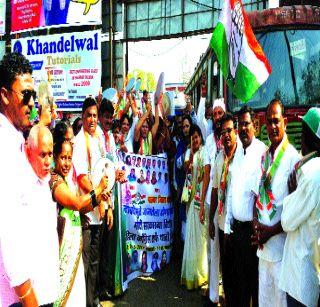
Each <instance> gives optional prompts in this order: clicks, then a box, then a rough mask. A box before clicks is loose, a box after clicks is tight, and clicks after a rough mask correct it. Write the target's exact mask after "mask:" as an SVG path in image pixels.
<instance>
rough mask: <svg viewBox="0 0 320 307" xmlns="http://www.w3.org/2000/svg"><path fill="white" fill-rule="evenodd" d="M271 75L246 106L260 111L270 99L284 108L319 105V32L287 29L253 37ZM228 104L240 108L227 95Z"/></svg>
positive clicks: (235, 101) (230, 106) (240, 103)
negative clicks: (258, 44)
mask: <svg viewBox="0 0 320 307" xmlns="http://www.w3.org/2000/svg"><path fill="white" fill-rule="evenodd" d="M256 37H257V38H258V40H259V42H260V44H261V46H262V48H263V50H264V52H265V55H266V56H267V58H268V60H269V62H270V64H271V67H272V73H271V75H270V76H269V78H268V80H267V81H266V82H265V83H264V84H263V85H262V86H261V87H260V88H259V89H258V91H257V92H256V93H255V95H254V96H253V98H252V99H251V100H250V101H249V102H248V105H249V106H250V107H252V108H254V109H263V108H265V107H266V105H267V104H268V103H269V102H270V101H271V100H272V99H273V98H280V99H281V100H282V102H283V104H284V105H285V107H289V108H292V107H299V106H306V107H307V106H311V105H315V104H316V103H318V102H320V30H319V29H317V30H314V29H308V30H301V29H286V30H282V31H274V32H264V33H258V34H256ZM228 105H229V109H230V110H231V111H233V112H234V111H238V110H239V109H240V108H241V106H242V105H243V103H242V102H240V101H239V100H237V99H236V98H235V97H234V96H233V95H232V94H231V93H230V92H229V94H228Z"/></svg>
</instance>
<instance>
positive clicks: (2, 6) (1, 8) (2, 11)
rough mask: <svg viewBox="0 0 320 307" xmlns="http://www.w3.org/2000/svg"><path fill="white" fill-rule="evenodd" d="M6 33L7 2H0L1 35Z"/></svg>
mask: <svg viewBox="0 0 320 307" xmlns="http://www.w3.org/2000/svg"><path fill="white" fill-rule="evenodd" d="M5 33H6V0H0V35H3V34H5Z"/></svg>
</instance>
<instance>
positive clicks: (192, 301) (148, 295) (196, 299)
mask: <svg viewBox="0 0 320 307" xmlns="http://www.w3.org/2000/svg"><path fill="white" fill-rule="evenodd" d="M180 270H181V260H180V261H177V260H173V261H172V262H171V263H170V264H169V265H168V267H167V268H165V269H164V270H163V271H161V272H159V273H156V274H153V275H151V276H150V277H143V276H141V277H139V278H136V279H135V280H133V281H131V283H129V286H128V290H127V291H126V292H125V293H124V295H123V296H122V297H120V298H117V299H114V300H113V301H108V302H103V303H102V305H103V306H104V307H109V306H140V307H141V306H203V304H204V299H203V298H202V296H201V293H200V291H199V290H196V291H188V290H186V288H184V287H182V286H181V285H180Z"/></svg>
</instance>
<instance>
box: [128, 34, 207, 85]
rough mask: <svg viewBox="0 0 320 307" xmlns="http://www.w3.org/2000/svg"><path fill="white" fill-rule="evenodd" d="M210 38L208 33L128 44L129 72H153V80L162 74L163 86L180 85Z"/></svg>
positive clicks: (195, 63)
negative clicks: (166, 84)
mask: <svg viewBox="0 0 320 307" xmlns="http://www.w3.org/2000/svg"><path fill="white" fill-rule="evenodd" d="M210 38H211V34H205V35H198V36H193V37H189V38H183V39H182V38H172V39H163V40H154V41H142V42H136V43H129V71H130V72H131V71H132V70H134V69H141V70H144V71H148V72H153V73H154V76H155V79H156V80H158V77H159V75H160V73H161V72H164V74H165V83H181V82H183V81H184V80H185V79H188V77H189V78H190V77H191V76H192V74H193V72H194V69H195V67H196V66H197V63H198V62H199V60H200V56H201V55H202V54H203V53H204V52H205V51H206V50H207V48H208V46H209V42H210Z"/></svg>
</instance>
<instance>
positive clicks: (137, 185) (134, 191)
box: [121, 154, 173, 281]
mask: <svg viewBox="0 0 320 307" xmlns="http://www.w3.org/2000/svg"><path fill="white" fill-rule="evenodd" d="M124 162H125V170H126V174H127V179H128V181H127V183H125V184H122V185H121V207H122V215H123V216H124V219H123V220H125V223H126V225H125V238H124V240H125V242H126V255H123V263H124V270H125V277H126V278H125V279H126V280H127V281H130V280H132V279H134V278H136V277H137V276H139V275H141V274H147V273H154V272H158V271H160V270H161V269H163V268H164V267H165V266H166V265H167V263H168V262H169V260H170V254H171V243H172V234H173V207H172V203H171V195H170V188H169V175H168V162H167V158H164V157H159V156H142V155H137V154H126V155H125V157H124Z"/></svg>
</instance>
